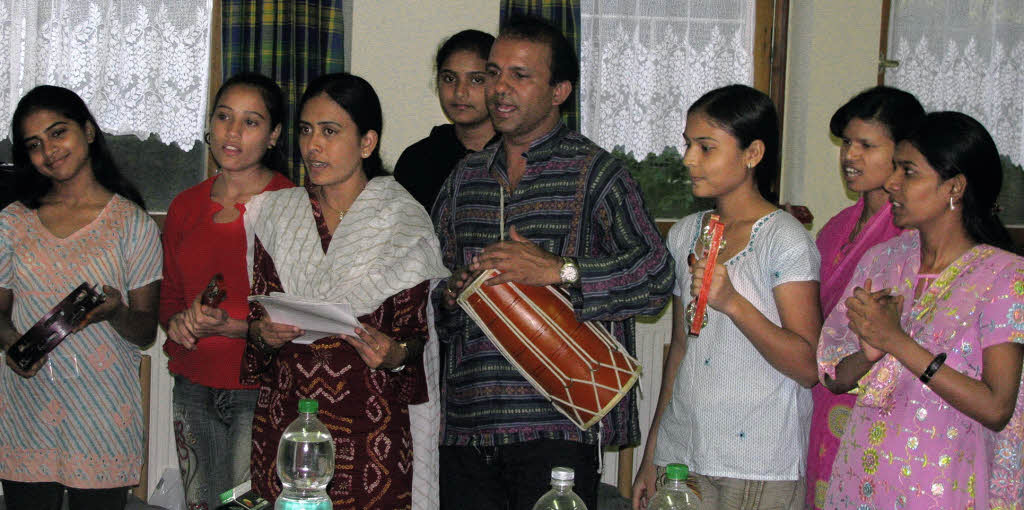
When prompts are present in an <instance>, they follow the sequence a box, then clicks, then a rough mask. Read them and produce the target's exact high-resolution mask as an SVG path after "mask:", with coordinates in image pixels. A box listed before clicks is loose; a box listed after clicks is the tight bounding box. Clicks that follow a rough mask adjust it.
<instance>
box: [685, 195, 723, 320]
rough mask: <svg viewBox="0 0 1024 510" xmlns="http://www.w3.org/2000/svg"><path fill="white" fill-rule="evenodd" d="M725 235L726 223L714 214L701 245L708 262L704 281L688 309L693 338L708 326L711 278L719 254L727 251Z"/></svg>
mask: <svg viewBox="0 0 1024 510" xmlns="http://www.w3.org/2000/svg"><path fill="white" fill-rule="evenodd" d="M724 234H725V223H722V222H721V221H720V218H719V216H718V215H717V214H712V215H711V218H710V219H708V224H707V226H705V227H704V230H703V232H701V237H700V244H701V245H702V246H704V258H705V259H706V260H707V265H705V266H704V279H703V280H701V285H700V292H699V293H698V294H697V299H696V300H691V301H690V304H689V305H687V307H686V319H687V322H689V323H690V334H691V335H693V336H699V335H700V330H701V329H703V328H704V327H705V326H707V325H708V315H707V309H708V294H709V293H710V292H711V278H712V276H714V273H715V265H716V264H717V263H718V252H720V251H722V250H723V249H725V239H723V237H724Z"/></svg>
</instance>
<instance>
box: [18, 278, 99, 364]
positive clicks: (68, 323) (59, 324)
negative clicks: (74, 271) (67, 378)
mask: <svg viewBox="0 0 1024 510" xmlns="http://www.w3.org/2000/svg"><path fill="white" fill-rule="evenodd" d="M104 300H106V297H105V296H104V295H103V294H100V293H98V292H96V291H95V290H94V289H93V288H92V287H90V286H89V284H88V283H83V284H81V285H79V286H78V288H77V289H75V290H73V291H71V294H68V296H67V297H66V298H64V300H63V301H61V302H60V303H57V306H54V307H53V308H52V309H50V311H49V312H47V314H46V315H44V316H43V318H42V319H39V322H37V323H35V325H34V326H32V327H31V328H29V330H28V331H26V332H25V334H24V335H22V336H21V338H19V339H18V341H17V342H15V343H14V345H12V346H11V347H10V348H9V349H7V355H8V356H10V358H11V360H12V361H14V363H15V364H16V365H17V366H18V368H20V369H22V370H28V369H29V368H32V365H35V364H36V362H37V361H39V360H40V359H41V358H42V357H43V356H46V354H47V353H49V352H50V351H52V350H53V349H55V348H56V347H57V346H58V345H60V343H61V342H63V341H64V339H65V338H67V336H68V335H70V334H71V332H72V331H74V330H75V328H77V327H78V326H80V325H81V324H82V322H83V321H84V320H85V316H86V314H88V313H89V312H90V311H92V310H93V309H94V308H96V307H97V306H99V305H100V304H101V303H103V301H104Z"/></svg>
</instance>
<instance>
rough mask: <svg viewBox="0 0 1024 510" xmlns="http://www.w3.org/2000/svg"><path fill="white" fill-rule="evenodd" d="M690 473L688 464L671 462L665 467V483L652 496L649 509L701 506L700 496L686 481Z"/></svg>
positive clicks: (676, 508) (671, 509)
mask: <svg viewBox="0 0 1024 510" xmlns="http://www.w3.org/2000/svg"><path fill="white" fill-rule="evenodd" d="M689 475H690V469H689V468H688V467H686V464H669V465H668V467H666V468H665V484H664V485H662V486H661V489H659V490H658V492H657V493H655V494H654V497H653V498H651V501H650V503H648V504H647V510H685V509H696V508H697V507H698V506H700V497H699V496H698V495H697V493H696V492H695V491H694V490H693V489H692V488H690V486H689V484H687V483H686V478H687V477H688V476H689Z"/></svg>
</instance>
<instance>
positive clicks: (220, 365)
mask: <svg viewBox="0 0 1024 510" xmlns="http://www.w3.org/2000/svg"><path fill="white" fill-rule="evenodd" d="M216 179H217V176H214V177H211V178H209V179H207V180H205V181H203V182H201V183H199V184H197V185H195V186H193V187H191V188H189V189H187V190H185V191H183V192H182V193H181V194H179V195H178V196H177V197H175V198H174V200H173V201H172V202H171V207H170V208H169V209H168V211H167V219H166V221H165V223H164V231H163V250H164V277H163V282H162V283H161V285H160V323H161V324H163V326H164V327H165V328H166V327H167V322H168V321H169V320H170V318H171V316H173V315H174V314H176V313H178V312H180V311H182V310H184V309H186V308H187V307H189V306H191V305H192V300H194V299H195V297H196V295H197V294H199V293H200V292H202V291H203V289H204V288H205V287H206V285H207V284H208V283H209V282H210V278H211V277H213V275H215V274H217V273H220V274H222V275H224V288H225V289H226V290H227V295H226V296H225V298H224V301H223V302H222V303H221V304H220V308H222V309H223V310H224V311H226V312H227V313H228V316H230V317H231V318H233V319H243V320H244V319H245V318H246V317H247V315H248V313H249V304H248V297H249V275H248V272H247V270H246V267H245V227H244V225H243V222H242V215H241V214H240V215H239V216H238V218H237V219H235V221H232V222H229V223H215V222H214V221H213V215H214V214H216V213H217V212H218V211H220V210H221V209H222V206H221V205H220V204H218V203H216V202H214V201H213V200H211V199H210V192H211V190H212V189H213V183H214V181H215V180H216ZM292 186H294V185H293V184H292V183H291V181H289V180H288V178H286V177H285V176H283V175H281V174H277V173H275V174H274V177H273V179H271V181H270V183H269V184H267V187H266V188H264V189H263V191H272V190H277V189H282V188H290V187H292ZM235 208H236V209H238V211H239V212H240V213H244V212H245V204H235ZM244 349H245V339H242V338H229V337H224V336H211V337H206V338H202V339H200V340H199V341H198V343H197V345H196V349H195V350H192V351H189V350H187V349H185V348H184V347H182V346H180V345H178V344H177V343H175V342H173V341H171V340H169V339H168V340H167V341H166V342H164V352H166V353H167V356H168V357H169V358H170V361H169V363H168V368H169V369H170V371H171V373H174V374H178V375H181V376H184V377H185V378H187V379H188V380H189V381H192V382H193V383H196V384H202V385H203V386H208V387H211V388H221V389H242V388H256V387H257V386H250V385H243V384H241V383H240V382H239V373H240V369H241V362H242V351H243V350H244Z"/></svg>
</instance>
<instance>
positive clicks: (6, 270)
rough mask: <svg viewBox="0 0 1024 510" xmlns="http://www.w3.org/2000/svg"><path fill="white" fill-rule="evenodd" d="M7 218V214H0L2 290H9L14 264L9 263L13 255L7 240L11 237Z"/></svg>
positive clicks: (0, 285) (0, 272) (3, 212)
mask: <svg viewBox="0 0 1024 510" xmlns="http://www.w3.org/2000/svg"><path fill="white" fill-rule="evenodd" d="M9 218H10V213H9V212H7V211H2V212H0V288H4V289H10V288H11V278H12V277H13V276H14V269H13V266H14V264H12V263H11V258H12V254H13V253H12V250H11V243H10V240H9V239H8V237H9V236H10V235H11V231H10V230H11V229H10V224H9V223H8V219H9Z"/></svg>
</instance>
